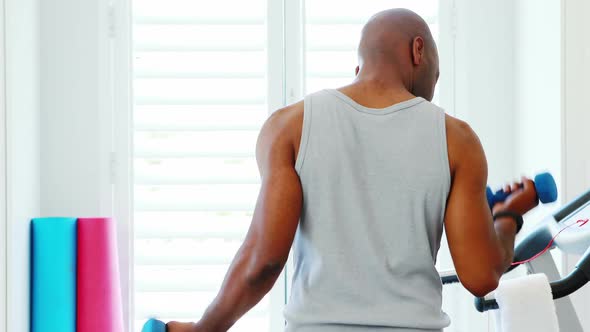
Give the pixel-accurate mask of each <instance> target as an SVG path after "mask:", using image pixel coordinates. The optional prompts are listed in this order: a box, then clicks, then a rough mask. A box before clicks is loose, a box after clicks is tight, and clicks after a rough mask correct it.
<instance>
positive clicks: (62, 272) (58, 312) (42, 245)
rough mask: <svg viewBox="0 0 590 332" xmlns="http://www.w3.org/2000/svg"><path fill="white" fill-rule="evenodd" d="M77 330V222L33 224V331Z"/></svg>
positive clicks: (60, 220)
mask: <svg viewBox="0 0 590 332" xmlns="http://www.w3.org/2000/svg"><path fill="white" fill-rule="evenodd" d="M55 331H60V332H75V331H76V219H75V218H37V219H33V220H32V222H31V332H55Z"/></svg>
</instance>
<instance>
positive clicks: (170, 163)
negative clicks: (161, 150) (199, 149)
mask: <svg viewBox="0 0 590 332" xmlns="http://www.w3.org/2000/svg"><path fill="white" fill-rule="evenodd" d="M134 164H135V166H134V173H135V174H134V175H135V183H136V184H138V185H169V184H232V183H235V184H257V183H259V181H260V177H259V174H258V166H257V164H256V162H255V161H254V160H253V159H252V158H236V159H229V158H194V159H191V158H176V159H139V158H136V159H135V163H134Z"/></svg>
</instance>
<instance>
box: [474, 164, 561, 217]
mask: <svg viewBox="0 0 590 332" xmlns="http://www.w3.org/2000/svg"><path fill="white" fill-rule="evenodd" d="M534 182H535V191H536V192H537V197H538V198H539V200H540V201H541V202H542V203H551V202H555V201H556V200H557V185H556V184H555V180H554V179H553V176H552V175H551V174H550V173H541V174H538V175H537V176H535V181H534ZM521 187H522V185H521ZM486 196H487V199H488V205H489V206H490V209H492V208H493V207H494V205H496V203H499V202H503V201H505V200H506V198H508V196H510V193H506V192H504V190H502V189H500V190H498V191H496V192H493V191H492V190H491V189H490V187H487V189H486Z"/></svg>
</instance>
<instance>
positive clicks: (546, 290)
mask: <svg viewBox="0 0 590 332" xmlns="http://www.w3.org/2000/svg"><path fill="white" fill-rule="evenodd" d="M495 297H496V301H498V306H499V307H500V310H496V313H495V316H496V332H528V331H534V332H559V324H558V322H557V314H556V312H555V303H554V302H553V295H552V293H551V286H550V285H549V280H547V276H546V275H545V274H531V275H528V276H525V277H520V278H516V279H511V280H506V281H501V282H500V286H499V287H498V289H497V290H496V293H495ZM564 332H567V331H564Z"/></svg>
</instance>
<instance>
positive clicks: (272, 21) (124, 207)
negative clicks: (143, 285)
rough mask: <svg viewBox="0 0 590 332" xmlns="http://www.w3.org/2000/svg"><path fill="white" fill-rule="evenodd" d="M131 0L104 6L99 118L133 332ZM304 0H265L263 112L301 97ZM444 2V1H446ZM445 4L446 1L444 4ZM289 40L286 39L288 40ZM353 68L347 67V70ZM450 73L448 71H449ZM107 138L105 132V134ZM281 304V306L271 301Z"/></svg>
mask: <svg viewBox="0 0 590 332" xmlns="http://www.w3.org/2000/svg"><path fill="white" fill-rule="evenodd" d="M0 1H1V0H0ZM131 2H132V0H118V1H116V2H114V3H111V4H110V5H108V6H107V7H106V9H105V13H106V22H107V23H106V24H107V26H106V27H105V28H106V29H107V31H109V34H108V35H107V36H106V37H105V38H106V39H105V40H104V43H105V45H110V46H108V47H107V48H111V50H112V52H111V55H112V56H111V57H110V60H109V62H108V63H105V64H104V65H105V66H106V67H105V69H107V72H109V73H110V74H108V75H106V76H105V77H104V82H103V84H105V85H104V86H105V87H108V86H110V87H111V89H112V90H111V93H110V95H109V96H108V97H109V100H110V101H109V102H111V103H112V109H113V110H114V111H113V113H112V114H110V115H107V116H106V118H103V128H104V129H103V130H109V131H110V132H108V134H109V135H108V137H112V142H110V146H105V147H104V148H103V149H108V148H109V147H110V150H109V151H106V150H105V151H104V152H108V155H110V163H111V174H110V177H111V183H112V188H110V187H105V188H104V190H102V197H103V202H112V203H111V204H110V205H109V204H107V206H105V209H104V210H105V211H109V210H110V211H112V212H113V215H114V216H115V218H116V219H117V220H118V225H119V228H118V231H119V253H120V257H119V258H120V263H121V267H120V268H121V281H122V289H123V301H124V303H123V307H124V310H125V313H124V318H125V321H126V324H127V328H128V331H134V330H135V329H136V327H134V326H133V323H134V299H133V295H134V292H135V290H134V285H133V280H134V278H133V264H134V262H133V221H132V215H133V190H132V188H133V182H132V181H133V180H132V179H133V169H132V158H133V155H132V154H133V141H132V124H133V121H132V115H133V109H132V95H131V85H132V81H133V75H132V71H131V69H130V68H132V43H133V41H132V37H131V29H132V8H131V7H132V6H131ZM304 3H305V0H268V5H267V13H268V16H267V31H268V35H267V38H268V47H269V48H268V53H267V56H268V63H267V74H268V82H281V83H280V84H276V85H271V84H268V85H267V95H268V108H269V109H268V110H269V115H270V114H272V112H274V111H276V110H278V109H280V108H282V107H284V106H286V105H288V104H292V103H295V102H297V101H299V100H300V99H301V96H303V94H304V91H305V78H304V73H305V59H304V40H305V8H304ZM452 3H453V5H452V6H451V8H449V6H443V5H442V4H443V1H441V5H440V7H439V8H444V10H439V15H441V17H440V21H439V22H441V25H440V26H441V30H440V38H441V44H442V43H445V44H447V45H452V46H447V47H451V48H452V53H449V52H448V51H445V52H447V53H446V54H452V56H450V57H443V58H441V66H445V67H446V68H448V69H447V72H448V73H447V75H446V76H443V77H442V78H441V80H442V81H444V83H443V85H445V86H448V88H446V89H444V90H441V91H440V98H441V101H444V102H445V104H446V105H451V106H448V107H447V108H451V109H447V111H448V112H449V113H450V114H454V95H453V91H454V68H455V67H454V65H453V64H454V41H453V42H452V44H451V43H449V40H454V38H455V24H454V23H451V24H449V23H448V22H454V20H455V14H454V13H455V5H454V3H455V0H452ZM445 4H447V3H445ZM447 5H448V4H447ZM287 41H288V42H287ZM351 70H352V69H351ZM451 74H452V75H451ZM105 137H107V135H105ZM291 267H292V259H291V258H290V259H289V261H288V263H287V265H286V268H285V270H284V271H283V273H282V274H281V276H280V277H279V280H278V281H277V283H276V284H275V287H274V289H273V291H272V293H271V297H270V300H271V310H270V314H271V317H272V318H271V331H273V332H274V331H281V330H282V328H284V319H283V315H282V310H283V307H284V304H286V302H287V301H288V295H289V291H290V288H291V278H292V273H293V271H292V270H293V269H292V268H291ZM274 303H282V304H283V306H279V305H274Z"/></svg>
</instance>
